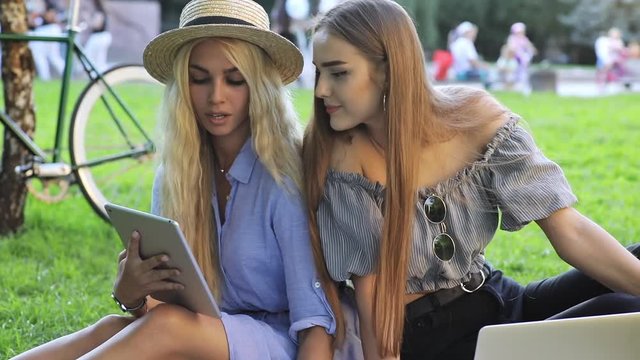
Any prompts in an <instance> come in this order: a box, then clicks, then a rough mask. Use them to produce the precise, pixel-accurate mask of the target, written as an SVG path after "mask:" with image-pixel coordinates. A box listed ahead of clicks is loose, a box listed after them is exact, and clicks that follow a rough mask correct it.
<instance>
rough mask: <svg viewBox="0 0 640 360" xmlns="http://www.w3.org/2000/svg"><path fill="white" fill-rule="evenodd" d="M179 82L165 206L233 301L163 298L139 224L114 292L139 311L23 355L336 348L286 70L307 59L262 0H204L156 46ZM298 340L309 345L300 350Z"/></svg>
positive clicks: (322, 351)
mask: <svg viewBox="0 0 640 360" xmlns="http://www.w3.org/2000/svg"><path fill="white" fill-rule="evenodd" d="M144 63H145V67H146V68H147V70H148V71H149V73H150V74H151V75H152V76H153V77H155V78H156V79H158V80H159V81H160V82H162V83H165V84H166V91H165V101H164V109H163V118H162V124H161V129H162V132H163V133H164V135H165V139H164V146H163V147H162V148H161V150H160V164H161V168H160V170H159V171H158V174H157V176H156V181H155V185H154V190H153V210H154V212H156V213H159V214H161V215H164V216H166V217H170V218H173V219H176V220H177V221H178V222H179V223H180V224H181V227H182V228H183V231H184V232H185V235H186V238H187V239H189V241H190V242H191V243H190V245H191V248H192V250H193V252H194V254H195V257H196V259H197V261H198V263H199V265H200V267H201V268H202V270H203V273H204V274H205V278H206V279H207V281H208V283H209V286H210V287H211V289H212V291H213V293H214V294H216V297H217V298H218V302H219V304H220V308H221V310H222V311H223V314H222V317H221V318H220V319H216V318H212V317H208V316H205V315H201V314H196V313H192V312H190V311H188V310H186V309H184V308H181V307H178V306H174V305H169V304H158V302H157V301H155V300H153V299H152V298H151V297H150V296H148V295H149V294H150V293H153V292H155V291H158V290H167V289H175V288H180V287H181V286H182V285H180V284H176V283H173V282H170V281H167V278H168V277H170V276H171V275H175V272H176V271H177V269H163V268H162V267H158V265H161V264H162V263H163V262H165V261H166V260H167V259H163V257H162V256H156V257H152V258H149V259H141V258H140V256H139V254H138V246H139V243H140V242H141V241H147V240H152V239H144V238H140V236H139V235H138V234H133V235H132V238H131V241H130V246H129V248H128V249H127V250H126V251H123V253H122V254H121V255H120V266H119V272H118V277H117V279H116V282H115V286H114V292H113V297H114V299H116V301H117V302H118V303H119V305H120V306H121V307H122V308H123V309H124V310H127V311H129V312H130V313H131V315H132V316H115V315H112V316H108V317H106V318H104V319H102V320H100V321H99V322H98V323H96V324H95V325H93V326H90V327H88V328H86V329H84V330H81V331H79V332H77V333H74V334H71V335H68V336H66V337H63V338H60V339H57V340H54V341H52V342H50V343H48V344H45V345H43V346H41V347H38V348H36V349H34V350H32V351H30V352H27V353H25V354H23V355H21V356H18V358H19V359H35V358H43V359H70V358H74V359H75V358H82V359H130V358H149V359H165V358H166V359H169V358H170V359H176V358H189V359H241V360H247V359H293V358H296V357H297V358H300V359H308V358H311V356H312V355H313V356H314V358H323V357H324V358H330V356H331V354H330V351H331V344H330V341H331V337H330V334H332V333H333V332H334V329H335V321H334V319H333V316H332V314H331V312H330V308H329V307H328V305H326V304H327V301H326V299H325V295H324V293H323V290H322V287H321V286H320V283H319V280H318V278H317V276H316V275H315V274H316V272H315V269H314V266H313V258H312V253H311V247H310V242H309V232H308V231H309V228H308V222H307V219H306V217H305V210H304V207H303V202H302V200H301V197H300V193H299V186H300V180H301V171H300V157H299V156H300V155H299V147H300V139H301V136H300V135H301V134H299V132H298V122H297V118H296V115H295V113H294V112H293V109H292V104H291V101H290V99H289V96H288V93H287V90H286V88H285V87H284V84H287V83H290V82H292V81H294V80H295V79H296V78H297V76H298V75H299V74H300V71H301V69H302V57H301V54H300V52H299V51H298V50H297V49H296V48H295V46H294V45H293V44H291V43H290V42H289V41H287V40H285V39H284V38H282V37H281V36H279V35H277V34H275V33H273V32H271V31H269V22H268V17H267V14H266V13H265V11H264V10H263V9H262V7H260V5H258V4H257V3H255V2H253V1H250V0H193V1H191V2H190V3H188V4H187V5H186V6H185V8H184V9H183V11H182V16H181V20H180V28H178V29H176V30H171V31H168V32H166V33H164V34H161V35H160V36H158V37H157V38H155V39H154V40H153V41H152V42H151V43H150V44H149V45H148V46H147V48H146V49H145V52H144ZM298 348H299V350H298Z"/></svg>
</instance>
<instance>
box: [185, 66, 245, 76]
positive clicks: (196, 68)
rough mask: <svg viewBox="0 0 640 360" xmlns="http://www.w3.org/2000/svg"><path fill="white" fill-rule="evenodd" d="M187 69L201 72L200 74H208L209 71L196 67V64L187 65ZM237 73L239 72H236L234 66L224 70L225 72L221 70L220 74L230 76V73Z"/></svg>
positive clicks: (236, 69)
mask: <svg viewBox="0 0 640 360" xmlns="http://www.w3.org/2000/svg"><path fill="white" fill-rule="evenodd" d="M189 68H190V69H195V70H198V71H202V72H206V73H209V70H207V69H205V68H204V67H202V66H200V65H198V64H191V65H189ZM239 71H240V70H238V68H237V67H235V66H234V67H232V68H229V69H225V70H223V71H222V72H223V73H225V74H232V73H236V72H239Z"/></svg>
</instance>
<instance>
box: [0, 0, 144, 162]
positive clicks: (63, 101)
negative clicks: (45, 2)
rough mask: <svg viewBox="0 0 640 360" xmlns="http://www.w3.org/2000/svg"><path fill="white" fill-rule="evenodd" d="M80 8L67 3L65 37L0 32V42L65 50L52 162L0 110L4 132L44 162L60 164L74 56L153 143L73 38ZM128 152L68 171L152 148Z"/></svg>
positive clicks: (140, 152)
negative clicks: (46, 43)
mask: <svg viewBox="0 0 640 360" xmlns="http://www.w3.org/2000/svg"><path fill="white" fill-rule="evenodd" d="M79 5H80V1H79V0H72V1H71V2H70V7H69V26H67V29H66V34H65V35H62V36H42V35H32V34H8V33H0V41H26V42H30V41H49V42H58V43H61V44H64V45H66V46H65V50H64V59H65V66H64V71H63V74H62V81H61V89H60V99H59V104H58V114H57V122H56V132H55V141H54V147H53V154H52V157H51V159H47V157H48V156H47V154H46V152H45V151H44V150H42V149H41V148H40V147H39V146H38V145H37V144H36V143H35V142H34V141H33V139H31V138H30V137H29V135H28V134H26V133H25V132H24V131H23V130H22V129H21V128H20V127H19V126H18V124H16V122H15V121H14V120H13V119H11V118H10V117H9V116H8V115H7V114H6V113H4V112H1V111H0V121H2V123H3V124H4V126H5V127H6V128H7V129H9V131H11V133H13V134H14V136H16V138H17V139H18V140H19V141H20V142H21V143H22V144H23V145H24V146H25V147H26V148H27V149H28V150H29V152H31V154H32V155H34V156H36V157H38V158H39V159H38V160H39V161H41V162H45V163H55V162H59V161H60V158H61V150H62V139H63V135H64V129H65V120H66V118H67V114H66V108H67V104H68V101H69V86H70V82H71V76H72V74H71V72H72V69H73V59H74V54H75V55H76V56H77V58H78V60H79V61H80V64H81V65H82V67H83V70H84V72H85V73H86V74H87V76H88V77H89V82H91V81H95V80H97V81H100V82H101V83H102V84H103V85H104V87H105V88H106V89H107V90H108V92H109V94H110V95H111V96H113V98H114V99H115V100H116V102H117V103H118V105H119V106H120V107H121V108H122V109H123V110H124V111H125V113H126V114H127V116H128V117H129V118H130V119H131V120H132V121H133V123H134V125H135V126H136V128H137V129H138V130H139V131H140V132H141V134H142V135H143V136H144V137H145V139H146V140H147V142H148V143H151V142H152V141H151V139H150V137H149V136H148V134H147V132H146V131H144V129H143V128H142V126H141V125H140V122H139V121H138V119H136V118H135V116H134V115H133V113H132V112H131V110H130V109H129V108H128V107H127V106H126V104H125V103H124V102H123V101H122V99H121V98H120V97H119V96H118V95H117V94H116V93H115V91H113V89H112V88H111V87H110V86H109V84H108V83H107V82H106V81H105V80H104V78H103V77H102V74H101V73H100V72H99V71H98V70H97V69H96V67H95V65H94V64H93V62H91V60H90V59H89V58H88V57H87V55H86V54H85V52H84V50H83V49H82V47H81V46H80V45H79V44H78V43H77V41H76V39H77V34H78V32H79V31H78V26H77V19H78V15H77V14H78V8H79ZM102 102H103V103H104V105H105V106H106V108H107V110H108V112H109V113H110V115H111V118H112V119H113V121H114V122H115V124H116V126H117V127H118V129H119V131H120V133H121V134H122V136H123V138H125V139H126V140H127V142H128V143H129V144H131V143H130V142H129V140H128V136H127V134H126V133H125V132H124V131H123V128H122V123H121V121H120V120H119V119H118V117H117V116H115V114H114V112H113V110H112V107H111V105H110V104H109V103H107V102H106V100H105V99H104V98H103V99H102ZM131 149H132V150H131V151H128V152H123V153H121V154H117V155H112V156H108V157H105V158H101V159H96V160H94V161H91V162H87V163H83V164H77V165H74V166H73V167H72V168H71V169H72V170H76V169H78V168H81V167H87V166H94V165H99V164H102V163H105V162H109V161H115V160H119V159H122V158H127V157H136V156H140V155H143V154H146V153H148V152H149V151H153V149H148V148H145V149H142V150H140V149H134V147H133V146H131Z"/></svg>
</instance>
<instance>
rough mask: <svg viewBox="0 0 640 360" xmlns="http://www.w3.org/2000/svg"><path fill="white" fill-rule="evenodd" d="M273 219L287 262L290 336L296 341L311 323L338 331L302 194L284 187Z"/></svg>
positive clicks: (329, 331)
mask: <svg viewBox="0 0 640 360" xmlns="http://www.w3.org/2000/svg"><path fill="white" fill-rule="evenodd" d="M291 188H293V186H290V187H289V189H291ZM272 221H273V230H274V233H275V235H276V238H277V241H278V245H279V247H280V252H281V253H282V261H283V266H284V274H285V283H286V291H287V300H288V302H289V318H290V321H291V326H290V328H289V336H290V337H291V339H292V340H293V341H295V342H297V338H298V336H297V334H298V332H299V331H301V330H304V329H307V328H310V327H312V326H321V327H324V328H325V329H326V331H327V333H329V334H333V333H335V329H336V321H335V317H334V315H333V313H332V311H331V307H330V306H329V303H328V301H327V298H326V296H325V294H324V290H323V289H322V286H321V283H320V280H319V277H318V275H317V272H316V268H315V263H314V260H313V254H312V251H311V241H310V239H309V222H308V220H307V217H306V212H305V209H304V204H303V202H302V199H301V196H300V194H299V193H294V192H293V191H291V190H289V191H283V193H282V194H281V196H279V197H278V201H277V205H276V209H275V213H274V216H273V220H272Z"/></svg>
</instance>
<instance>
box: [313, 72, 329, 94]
mask: <svg viewBox="0 0 640 360" xmlns="http://www.w3.org/2000/svg"><path fill="white" fill-rule="evenodd" d="M314 93H315V96H316V97H319V98H323V99H324V98H328V97H329V95H330V94H331V89H330V87H329V84H328V83H327V80H326V79H325V77H324V76H323V75H322V73H318V74H317V75H316V87H315V90H314Z"/></svg>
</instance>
